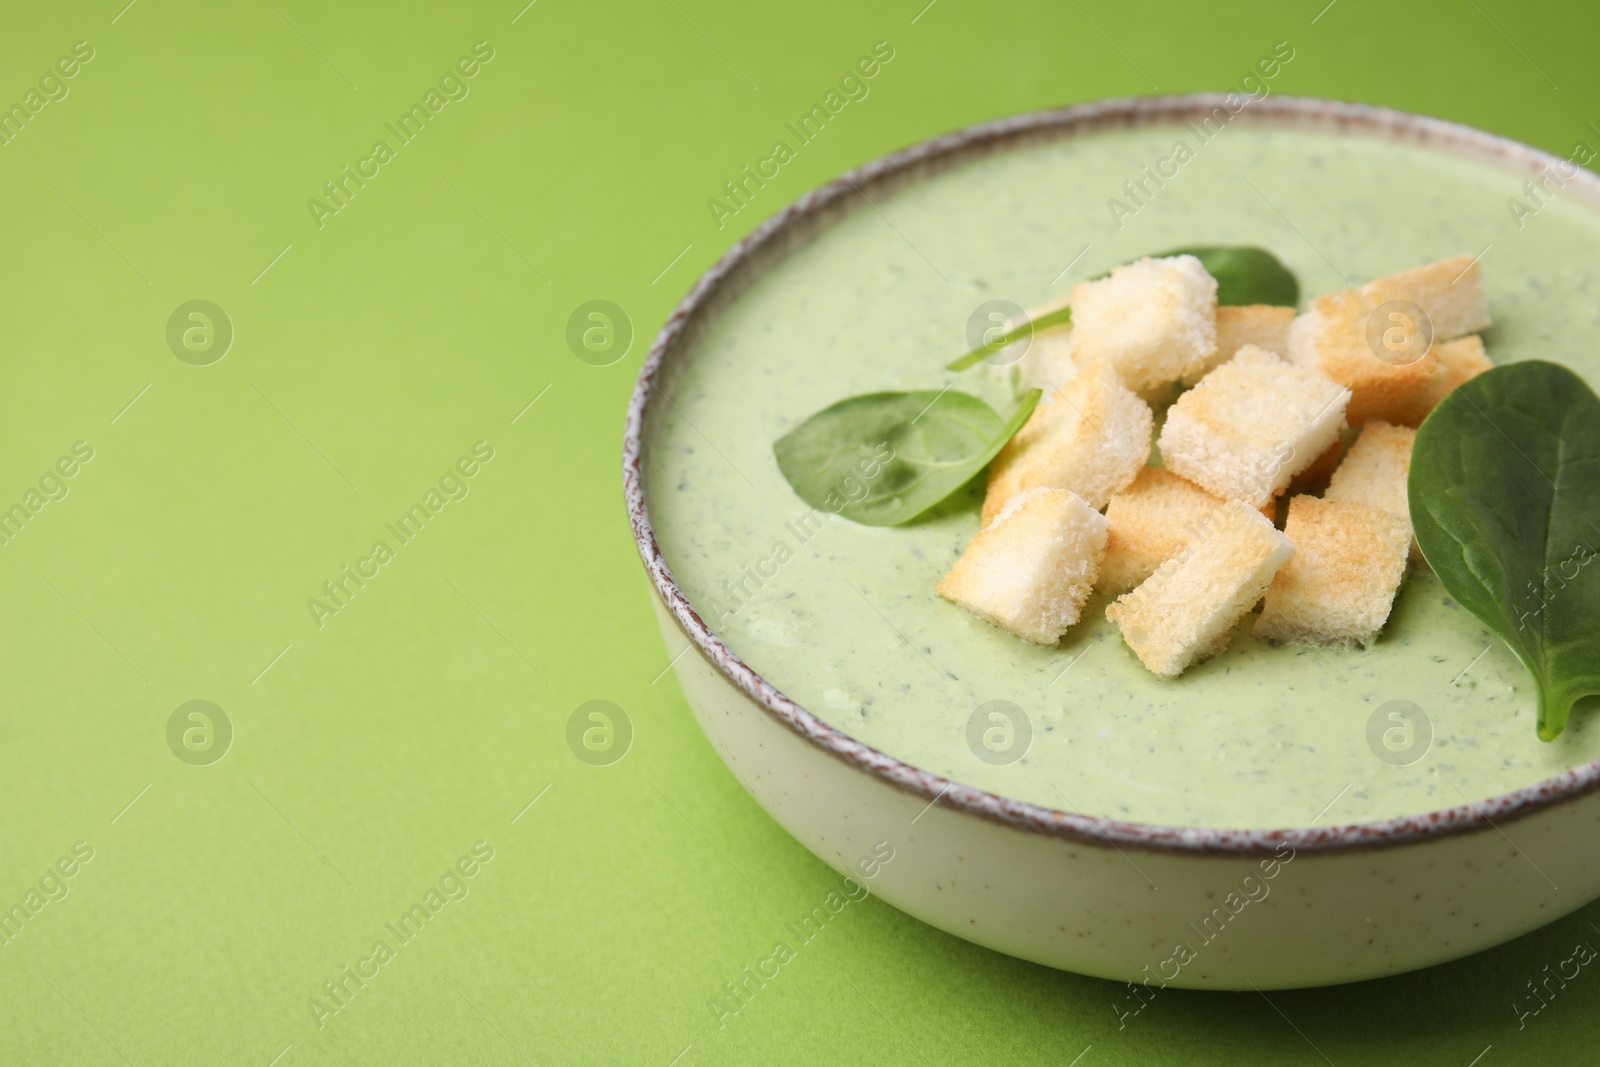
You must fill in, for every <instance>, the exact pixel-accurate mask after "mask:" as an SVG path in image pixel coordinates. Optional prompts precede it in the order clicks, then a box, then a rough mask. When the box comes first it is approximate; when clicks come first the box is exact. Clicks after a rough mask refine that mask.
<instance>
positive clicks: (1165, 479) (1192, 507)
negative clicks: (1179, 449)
mask: <svg viewBox="0 0 1600 1067" xmlns="http://www.w3.org/2000/svg"><path fill="white" fill-rule="evenodd" d="M1221 506H1222V501H1221V500H1220V499H1219V498H1217V497H1214V496H1212V495H1211V494H1210V493H1208V492H1206V491H1205V490H1204V489H1201V488H1200V487H1199V486H1198V485H1195V484H1194V483H1193V482H1190V481H1188V480H1187V479H1184V478H1180V477H1178V476H1177V475H1176V474H1173V473H1172V472H1171V471H1169V470H1163V469H1162V468H1160V467H1146V468H1145V469H1144V471H1143V472H1142V473H1141V474H1140V475H1139V477H1138V478H1135V479H1134V482H1133V484H1132V485H1130V486H1128V487H1127V488H1126V489H1124V490H1122V491H1121V492H1120V493H1117V494H1116V495H1115V496H1113V497H1112V498H1111V503H1110V504H1109V505H1107V507H1106V523H1107V535H1106V558H1105V562H1104V563H1102V564H1101V565H1100V577H1099V578H1098V579H1097V580H1096V581H1095V588H1096V589H1099V590H1104V591H1106V592H1111V593H1122V592H1126V591H1127V590H1129V589H1132V588H1133V587H1134V586H1136V585H1138V584H1139V583H1140V582H1143V581H1144V580H1145V579H1146V578H1148V577H1150V575H1152V574H1154V573H1155V570H1156V568H1157V567H1159V566H1161V565H1162V564H1163V563H1165V562H1166V561H1167V560H1169V559H1171V558H1172V557H1173V556H1176V555H1177V554H1178V553H1179V552H1182V551H1183V549H1184V547H1185V546H1187V545H1188V543H1189V540H1190V538H1191V537H1193V536H1194V532H1195V531H1196V530H1198V529H1201V528H1203V525H1204V523H1205V521H1206V519H1207V518H1208V517H1210V515H1211V513H1212V512H1213V511H1215V510H1216V509H1217V508H1219V507H1221Z"/></svg>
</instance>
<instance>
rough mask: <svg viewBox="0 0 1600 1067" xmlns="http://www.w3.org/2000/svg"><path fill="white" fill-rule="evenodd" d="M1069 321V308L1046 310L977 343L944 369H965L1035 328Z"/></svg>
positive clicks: (1029, 333) (1031, 332)
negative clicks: (1034, 317) (1035, 316)
mask: <svg viewBox="0 0 1600 1067" xmlns="http://www.w3.org/2000/svg"><path fill="white" fill-rule="evenodd" d="M1071 321H1072V309H1071V308H1069V307H1064V308H1056V310H1054V311H1050V312H1046V313H1045V314H1043V315H1040V316H1039V317H1038V318H1036V319H1029V320H1027V321H1026V322H1024V323H1021V324H1020V325H1018V326H1014V327H1012V328H1011V329H1009V330H1007V331H1006V332H1005V333H1002V334H1000V335H999V336H998V337H995V338H992V339H990V340H988V341H985V342H984V343H983V344H981V345H979V346H978V347H977V348H974V349H973V350H972V351H971V352H968V353H967V354H966V355H964V356H962V357H961V358H960V359H958V360H954V361H952V362H951V363H950V365H949V366H947V367H945V370H966V369H967V368H968V367H970V366H972V365H973V364H974V363H977V362H978V361H979V360H984V359H988V358H989V357H990V356H992V355H994V354H995V353H996V352H998V351H1000V350H1001V349H1002V348H1004V347H1005V346H1006V345H1009V344H1011V343H1012V342H1014V341H1020V340H1022V339H1023V338H1025V337H1029V338H1031V337H1032V336H1033V331H1035V330H1043V329H1045V328H1047V327H1050V326H1059V325H1061V324H1062V323H1063V322H1071Z"/></svg>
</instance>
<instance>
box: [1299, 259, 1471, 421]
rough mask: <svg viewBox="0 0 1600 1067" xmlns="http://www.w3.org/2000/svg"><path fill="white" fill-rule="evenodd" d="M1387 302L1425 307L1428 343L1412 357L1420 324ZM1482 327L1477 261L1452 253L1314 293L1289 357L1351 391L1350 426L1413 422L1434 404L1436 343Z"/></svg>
mask: <svg viewBox="0 0 1600 1067" xmlns="http://www.w3.org/2000/svg"><path fill="white" fill-rule="evenodd" d="M1391 301H1399V302H1402V303H1405V304H1414V305H1416V307H1418V308H1420V309H1421V310H1422V312H1423V313H1424V314H1425V315H1426V317H1427V321H1428V323H1429V324H1431V327H1432V332H1431V337H1432V342H1433V343H1432V347H1430V348H1429V349H1427V350H1426V351H1424V352H1422V353H1420V354H1415V355H1414V354H1412V353H1411V352H1410V351H1408V350H1407V346H1406V345H1405V344H1404V342H1405V340H1406V339H1407V338H1409V337H1419V336H1421V332H1420V331H1421V329H1422V323H1421V322H1420V321H1419V320H1418V319H1417V317H1416V316H1415V314H1414V313H1410V312H1408V311H1406V310H1405V309H1395V308H1390V309H1389V310H1387V311H1385V310H1384V307H1385V305H1387V304H1389V303H1390V302H1391ZM1487 325H1489V308H1488V304H1487V303H1486V302H1485V301H1484V296H1483V283H1482V278H1481V276H1480V272H1479V270H1478V266H1477V264H1476V263H1475V262H1474V261H1473V259H1472V257H1470V256H1453V257H1451V258H1449V259H1442V260H1439V261H1438V262H1437V263H1430V264H1428V265H1426V266H1423V267H1418V268H1416V269H1415V270H1409V271H1403V272H1402V273H1400V274H1392V275H1390V276H1388V277H1386V278H1379V279H1377V280H1376V281H1372V282H1368V283H1367V284H1366V285H1364V286H1362V287H1361V288H1359V289H1345V290H1342V291H1340V292H1335V293H1328V294H1326V295H1324V296H1321V297H1318V298H1317V299H1316V301H1314V302H1313V303H1312V306H1311V309H1310V310H1309V311H1308V312H1307V313H1306V314H1304V315H1302V316H1301V317H1300V318H1298V319H1296V320H1295V321H1294V324H1293V325H1292V326H1291V327H1290V330H1289V358H1290V359H1291V360H1293V361H1294V362H1296V363H1298V364H1300V365H1301V366H1306V367H1314V368H1316V369H1317V370H1320V371H1322V373H1324V374H1326V375H1327V376H1328V377H1330V378H1332V379H1333V380H1334V381H1336V382H1338V383H1339V384H1340V385H1343V386H1346V387H1347V388H1349V390H1350V392H1351V394H1352V396H1351V399H1350V410H1349V412H1348V413H1347V417H1348V419H1349V420H1350V425H1352V426H1360V425H1362V424H1363V423H1365V422H1367V421H1368V420H1370V419H1380V420H1382V421H1384V422H1390V423H1395V424H1398V425H1406V426H1415V425H1417V424H1418V423H1420V422H1421V421H1422V419H1423V418H1424V417H1426V416H1427V414H1428V412H1429V411H1430V410H1432V408H1433V405H1434V404H1435V403H1437V402H1438V397H1437V393H1438V389H1439V387H1440V381H1441V373H1442V370H1441V364H1440V358H1439V354H1438V349H1439V348H1440V347H1441V342H1444V341H1448V340H1450V339H1451V338H1453V337H1459V336H1461V335H1462V334H1468V333H1472V332H1474V331H1477V330H1481V329H1483V328H1484V327H1485V326H1487ZM1391 336H1393V337H1394V338H1395V342H1396V346H1395V347H1393V348H1391V347H1390V346H1389V342H1388V338H1390V337H1391ZM1417 347H1420V343H1419V344H1418V345H1417Z"/></svg>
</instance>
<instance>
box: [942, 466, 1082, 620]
mask: <svg viewBox="0 0 1600 1067" xmlns="http://www.w3.org/2000/svg"><path fill="white" fill-rule="evenodd" d="M1105 551H1106V518H1105V516H1104V515H1102V514H1100V513H1099V512H1098V511H1096V510H1095V509H1094V508H1092V507H1090V506H1089V505H1088V504H1087V503H1085V502H1084V500H1083V498H1082V497H1080V496H1078V495H1077V494H1075V493H1070V492H1067V491H1066V490H1064V489H1044V488H1040V489H1030V490H1027V491H1026V492H1023V493H1020V494H1018V495H1017V496H1014V497H1012V498H1011V501H1010V503H1008V504H1007V505H1006V506H1005V508H1004V510H1002V511H1001V512H1000V514H999V515H996V516H995V520H994V521H993V522H991V523H990V524H989V525H987V526H985V527H984V528H983V529H982V530H980V531H979V532H978V535H977V536H976V537H974V538H973V539H972V541H971V542H970V543H969V544H968V545H967V550H966V551H965V552H964V553H962V555H961V558H960V559H958V560H956V563H955V566H954V567H951V568H950V573H949V574H947V575H945V576H944V578H943V580H941V581H940V582H939V584H938V586H937V587H936V588H935V592H937V593H938V594H939V595H940V596H942V597H944V598H945V599H946V600H949V601H951V602H953V603H955V604H958V605H960V606H961V607H963V608H965V609H967V610H968V611H970V612H972V613H973V614H974V615H977V616H978V617H979V618H982V619H986V620H987V621H989V622H992V623H994V624H995V625H996V626H1000V627H1003V628H1004V629H1007V630H1010V631H1011V632H1012V633H1014V634H1016V635H1017V636H1018V637H1021V638H1025V639H1027V640H1029V641H1036V642H1038V643H1039V644H1041V645H1053V644H1055V643H1056V642H1057V641H1059V640H1061V635H1062V634H1064V633H1066V632H1067V629H1068V628H1069V627H1070V626H1072V624H1073V623H1075V622H1077V621H1078V615H1079V614H1080V613H1081V612H1082V611H1083V604H1084V601H1085V600H1087V599H1088V598H1089V591H1090V589H1091V588H1092V586H1093V585H1094V579H1095V575H1096V574H1097V573H1098V572H1099V570H1100V561H1101V559H1102V558H1103V557H1104V556H1105Z"/></svg>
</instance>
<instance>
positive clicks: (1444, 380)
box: [1418, 334, 1494, 422]
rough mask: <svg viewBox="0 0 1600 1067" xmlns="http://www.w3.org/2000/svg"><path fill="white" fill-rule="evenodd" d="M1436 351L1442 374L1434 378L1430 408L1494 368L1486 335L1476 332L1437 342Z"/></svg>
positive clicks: (1435, 355)
mask: <svg viewBox="0 0 1600 1067" xmlns="http://www.w3.org/2000/svg"><path fill="white" fill-rule="evenodd" d="M1433 354H1434V357H1435V358H1436V359H1438V361H1439V374H1438V376H1437V377H1435V378H1434V386H1433V391H1432V392H1431V393H1430V394H1429V396H1428V403H1427V409H1428V411H1432V410H1433V409H1434V408H1436V407H1438V406H1439V401H1441V400H1443V399H1444V398H1445V397H1447V396H1449V395H1450V393H1451V391H1452V390H1454V389H1455V387H1456V386H1458V385H1460V384H1461V383H1462V382H1467V381H1471V380H1472V379H1473V378H1476V377H1477V376H1478V375H1480V374H1482V373H1483V372H1484V371H1486V370H1493V369H1494V364H1493V363H1491V362H1489V356H1488V354H1487V353H1486V352H1484V350H1483V338H1481V337H1479V336H1478V335H1477V334H1469V335H1467V336H1466V337H1458V338H1456V339H1455V340H1454V341H1445V342H1444V343H1443V344H1437V343H1436V344H1435V345H1434V346H1433ZM1424 414H1426V412H1425V413H1424ZM1418 421H1419V422H1420V421H1421V420H1420V419H1419V420H1418Z"/></svg>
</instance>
